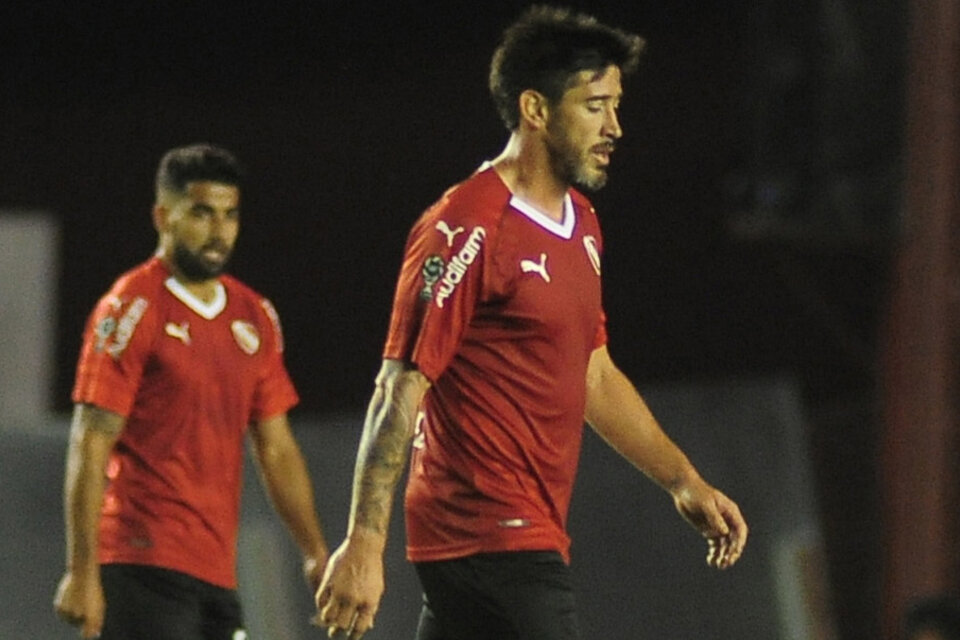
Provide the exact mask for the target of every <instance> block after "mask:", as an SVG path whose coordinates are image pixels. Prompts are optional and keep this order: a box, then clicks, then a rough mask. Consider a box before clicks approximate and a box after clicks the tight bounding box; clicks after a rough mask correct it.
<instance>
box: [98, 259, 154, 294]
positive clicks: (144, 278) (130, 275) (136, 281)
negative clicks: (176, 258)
mask: <svg viewBox="0 0 960 640" xmlns="http://www.w3.org/2000/svg"><path fill="white" fill-rule="evenodd" d="M167 275H168V273H167V271H166V269H165V268H164V266H163V263H161V262H160V260H158V259H157V258H150V259H149V260H147V261H145V262H141V263H140V264H138V265H137V266H135V267H133V268H131V269H128V270H127V271H125V272H123V273H122V274H120V275H119V276H118V277H117V279H116V280H114V281H113V285H111V287H110V290H109V291H108V292H107V296H125V297H126V296H138V295H139V296H152V295H153V294H154V293H155V292H156V291H157V290H158V289H159V288H160V287H161V286H162V285H163V281H164V280H165V279H166V277H167Z"/></svg>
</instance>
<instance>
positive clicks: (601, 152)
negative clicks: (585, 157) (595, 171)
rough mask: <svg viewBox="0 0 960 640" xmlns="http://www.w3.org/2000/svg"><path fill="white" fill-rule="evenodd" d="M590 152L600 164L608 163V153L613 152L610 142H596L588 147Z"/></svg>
mask: <svg viewBox="0 0 960 640" xmlns="http://www.w3.org/2000/svg"><path fill="white" fill-rule="evenodd" d="M590 153H591V154H592V155H593V156H594V157H595V158H597V160H598V161H599V162H600V164H601V165H604V166H606V165H608V164H610V154H611V153H613V145H612V144H598V145H595V146H594V147H593V148H591V149H590Z"/></svg>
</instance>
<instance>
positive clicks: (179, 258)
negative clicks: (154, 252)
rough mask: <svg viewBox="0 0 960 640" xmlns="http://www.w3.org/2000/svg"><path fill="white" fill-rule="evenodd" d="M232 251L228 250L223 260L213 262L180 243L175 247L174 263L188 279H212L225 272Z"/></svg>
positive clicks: (198, 280) (196, 280) (194, 280)
mask: <svg viewBox="0 0 960 640" xmlns="http://www.w3.org/2000/svg"><path fill="white" fill-rule="evenodd" d="M201 251H202V249H201ZM230 253H231V252H229V251H227V252H226V254H225V257H224V259H223V261H222V262H211V261H209V260H207V259H205V258H204V257H203V256H201V255H199V254H198V253H193V252H192V251H190V250H189V249H187V248H186V247H185V246H183V245H182V244H178V245H176V246H174V248H173V264H174V265H175V266H176V268H177V269H178V270H179V271H180V273H182V274H183V276H184V277H185V278H187V279H188V280H190V281H192V282H202V281H204V280H212V279H213V278H216V277H217V276H219V275H220V274H221V273H223V272H224V270H225V269H226V267H227V263H228V262H229V261H230Z"/></svg>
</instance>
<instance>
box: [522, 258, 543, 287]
mask: <svg viewBox="0 0 960 640" xmlns="http://www.w3.org/2000/svg"><path fill="white" fill-rule="evenodd" d="M520 270H521V271H523V272H524V273H536V274H537V275H538V276H540V277H541V278H543V280H544V282H550V274H549V273H547V254H545V253H541V254H540V262H534V261H533V260H521V261H520Z"/></svg>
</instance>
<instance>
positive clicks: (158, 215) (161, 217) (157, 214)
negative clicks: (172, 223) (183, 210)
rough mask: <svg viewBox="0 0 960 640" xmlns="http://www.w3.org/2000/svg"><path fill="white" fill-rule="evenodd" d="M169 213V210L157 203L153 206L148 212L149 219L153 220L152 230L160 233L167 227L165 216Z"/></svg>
mask: <svg viewBox="0 0 960 640" xmlns="http://www.w3.org/2000/svg"><path fill="white" fill-rule="evenodd" d="M169 213H170V210H169V209H167V208H166V207H165V206H163V205H162V204H160V203H159V202H157V203H155V204H154V205H153V210H152V211H151V212H150V217H151V218H152V219H153V228H154V229H156V230H157V233H162V232H163V230H164V229H165V228H166V226H167V215H168V214H169Z"/></svg>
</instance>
